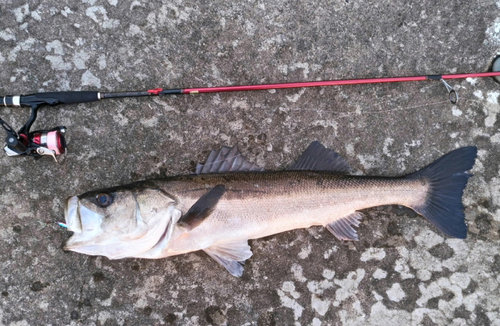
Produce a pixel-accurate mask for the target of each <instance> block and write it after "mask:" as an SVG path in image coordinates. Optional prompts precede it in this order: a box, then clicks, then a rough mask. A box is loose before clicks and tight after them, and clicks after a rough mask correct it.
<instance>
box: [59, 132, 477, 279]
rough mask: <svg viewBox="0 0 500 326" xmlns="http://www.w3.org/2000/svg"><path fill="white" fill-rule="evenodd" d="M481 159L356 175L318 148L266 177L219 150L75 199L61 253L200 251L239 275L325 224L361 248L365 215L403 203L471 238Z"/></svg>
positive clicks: (113, 255) (462, 154) (471, 153)
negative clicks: (255, 247) (187, 166)
mask: <svg viewBox="0 0 500 326" xmlns="http://www.w3.org/2000/svg"><path fill="white" fill-rule="evenodd" d="M476 155H477V148H476V147H475V146H469V147H462V148H458V149H455V150H453V151H451V152H450V153H448V154H446V155H444V156H442V157H440V158H438V159H437V160H435V161H434V162H433V163H431V164H429V165H428V166H426V167H424V168H422V169H421V170H418V171H416V172H413V173H410V174H407V175H404V176H398V177H386V176H360V175H351V174H349V172H350V171H351V169H350V167H349V165H348V163H347V162H346V160H344V159H343V158H342V157H341V156H340V155H339V154H338V153H336V152H334V151H333V150H331V149H327V148H326V147H325V146H323V145H322V144H321V143H320V142H318V141H314V142H312V143H311V144H310V145H309V147H307V149H306V150H305V151H304V152H303V153H302V155H301V156H300V157H299V158H298V159H297V160H296V161H295V163H293V164H292V165H290V166H289V167H288V168H287V169H285V170H281V171H264V170H263V169H262V168H260V167H259V166H257V165H256V164H253V163H250V162H248V161H247V160H246V159H245V158H244V157H243V156H242V155H241V154H240V152H239V151H238V148H237V146H236V145H235V146H233V147H232V148H231V147H222V148H221V149H220V150H218V151H212V152H211V153H210V154H209V156H208V158H207V160H206V161H205V163H204V164H198V165H197V167H196V172H195V173H193V174H189V175H177V176H170V177H166V178H163V179H156V180H144V181H140V182H135V183H131V184H128V185H124V186H118V187H113V188H108V189H102V190H94V191H90V192H87V193H84V194H82V195H79V196H71V197H69V198H68V199H67V201H66V205H65V213H64V214H65V222H66V223H65V226H66V227H67V229H68V230H69V231H72V232H73V235H72V236H71V237H70V238H69V239H68V240H67V241H66V243H65V245H64V250H68V251H74V252H78V253H82V254H87V255H94V256H96V255H97V256H105V257H107V258H109V259H122V258H146V259H158V258H165V257H170V256H174V255H180V254H186V253H190V252H194V251H199V250H203V251H204V252H206V253H207V254H208V255H209V256H210V257H211V258H213V259H214V260H215V261H216V262H217V263H219V264H220V265H222V266H223V267H224V268H225V269H226V270H227V271H229V272H230V273H231V274H232V275H234V276H237V277H239V276H241V275H242V274H243V266H244V262H245V261H246V260H247V259H248V258H250V257H251V256H252V250H251V248H250V246H249V244H248V240H250V239H258V238H262V237H267V236H270V235H273V234H277V233H281V232H286V231H290V230H294V229H301V228H309V227H312V226H324V227H326V229H328V231H330V232H331V233H332V234H333V235H334V236H335V237H336V238H337V239H338V240H340V241H356V240H358V234H357V231H356V229H355V227H358V226H359V225H360V223H361V219H362V214H361V212H360V211H361V210H363V209H366V208H370V207H376V206H382V205H402V206H406V207H409V208H411V209H413V210H414V211H415V212H417V213H418V214H420V215H422V216H423V217H424V218H425V219H427V220H428V221H429V222H430V223H431V224H433V225H434V227H435V228H437V229H438V230H440V231H441V232H443V233H444V234H446V235H448V236H450V237H455V238H460V239H464V238H466V235H467V225H466V223H465V216H464V206H463V204H462V196H463V192H464V189H465V187H466V185H467V181H468V179H469V177H471V174H469V173H468V172H467V171H469V170H471V169H472V167H473V165H474V162H475V159H476Z"/></svg>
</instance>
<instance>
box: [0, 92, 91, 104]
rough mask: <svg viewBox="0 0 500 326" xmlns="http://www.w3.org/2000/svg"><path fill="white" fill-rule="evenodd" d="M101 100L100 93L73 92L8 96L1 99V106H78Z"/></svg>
mask: <svg viewBox="0 0 500 326" xmlns="http://www.w3.org/2000/svg"><path fill="white" fill-rule="evenodd" d="M98 100H99V92H95V91H81V92H80V91H71V92H48V93H36V94H29V95H21V96H11V95H7V96H4V97H3V98H1V97H0V105H1V104H3V105H4V106H31V107H38V106H40V105H57V104H76V103H87V102H95V101H98Z"/></svg>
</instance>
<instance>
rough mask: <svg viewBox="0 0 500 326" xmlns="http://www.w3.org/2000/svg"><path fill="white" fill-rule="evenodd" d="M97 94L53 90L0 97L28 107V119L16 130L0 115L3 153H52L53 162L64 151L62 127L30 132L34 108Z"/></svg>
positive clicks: (90, 99) (84, 99)
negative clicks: (0, 117) (3, 135)
mask: <svg viewBox="0 0 500 326" xmlns="http://www.w3.org/2000/svg"><path fill="white" fill-rule="evenodd" d="M97 95H98V93H97V92H55V93H39V94H32V95H26V96H24V95H22V96H5V97H3V98H1V97H0V101H3V105H4V106H17V107H19V106H25V107H30V108H31V115H30V117H29V119H28V121H26V123H25V124H24V126H22V127H21V129H19V131H17V132H16V131H14V129H12V127H11V126H9V124H8V123H7V122H5V121H4V120H2V119H0V126H2V127H3V129H4V130H5V132H6V133H7V137H6V139H5V142H6V144H5V146H4V148H3V150H4V152H5V154H7V155H8V156H11V157H16V156H32V157H34V158H35V159H39V158H41V157H43V156H52V157H53V158H54V160H55V161H56V162H57V158H56V156H57V155H62V154H65V153H66V140H65V138H64V134H65V133H66V128H65V127H64V126H58V127H55V128H52V129H47V130H36V131H31V132H30V128H31V126H32V125H33V123H34V122H35V120H36V117H37V110H38V108H39V107H40V106H41V105H50V106H54V105H57V104H62V103H66V104H70V103H82V102H93V101H97V100H98V98H97ZM0 103H1V102H0Z"/></svg>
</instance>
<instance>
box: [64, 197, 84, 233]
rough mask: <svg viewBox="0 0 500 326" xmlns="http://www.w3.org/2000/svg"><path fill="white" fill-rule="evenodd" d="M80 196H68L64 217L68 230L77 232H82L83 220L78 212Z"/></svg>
mask: <svg viewBox="0 0 500 326" xmlns="http://www.w3.org/2000/svg"><path fill="white" fill-rule="evenodd" d="M79 206H80V205H79V202H78V197H76V196H73V197H70V198H68V200H67V202H66V206H65V207H64V219H65V220H66V227H67V228H68V231H73V232H75V233H82V231H83V230H82V222H81V220H80V216H79V213H78V208H79Z"/></svg>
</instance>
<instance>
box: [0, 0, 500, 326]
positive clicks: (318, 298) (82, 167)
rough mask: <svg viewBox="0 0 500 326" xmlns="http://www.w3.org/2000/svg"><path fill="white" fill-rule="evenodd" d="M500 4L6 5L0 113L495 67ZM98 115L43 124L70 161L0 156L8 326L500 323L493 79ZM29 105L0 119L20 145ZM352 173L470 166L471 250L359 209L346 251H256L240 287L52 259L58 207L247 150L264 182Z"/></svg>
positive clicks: (60, 114)
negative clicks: (61, 101) (210, 156)
mask: <svg viewBox="0 0 500 326" xmlns="http://www.w3.org/2000/svg"><path fill="white" fill-rule="evenodd" d="M499 51H500V2H495V1H488V0H479V1H439V0H438V1H435V0H423V1H408V0H396V1H394V0H381V1H358V0H334V1H328V0H326V1H297V0H277V1H260V0H247V1H218V0H216V1H193V0H188V1H181V0H173V1H167V0H163V1H160V0H155V1H146V0H133V1H132V0H107V1H105V0H82V1H67V0H63V1H55V0H47V1H41V0H33V1H19V0H3V1H2V2H1V3H0V66H1V69H0V95H7V94H11V95H16V94H29V93H34V92H40V91H62V90H100V91H125V90H146V89H150V88H154V87H164V88H167V87H172V88H180V87H200V86H218V85H219V86H223V85H239V84H257V83H276V82H293V81H308V80H328V79H342V78H363V77H377V76H380V77H384V76H408V75H410V76H411V75H421V74H440V73H442V74H445V73H461V72H482V71H487V70H488V69H489V66H490V64H491V61H492V59H493V58H494V56H495V55H496V54H497V53H498V52H499ZM449 83H450V84H451V85H452V86H453V87H454V88H455V89H456V90H457V91H458V93H459V96H460V100H459V102H458V103H457V104H456V105H452V104H451V103H449V102H448V101H447V93H446V90H445V87H444V86H443V85H442V84H441V83H439V82H437V81H432V82H431V81H429V82H410V83H399V84H383V85H359V86H342V87H323V88H309V89H289V90H277V91H258V92H241V93H223V94H205V95H195V96H192V95H181V96H171V97H161V98H158V97H157V98H140V99H123V100H107V101H101V102H98V103H89V104H80V105H65V106H58V107H54V108H51V107H45V108H42V109H41V110H40V113H39V117H38V120H37V122H36V123H35V125H34V128H33V129H34V130H36V129H44V128H52V127H55V126H58V125H65V126H66V127H67V128H68V134H67V140H68V143H69V152H68V154H67V156H65V157H64V158H63V159H62V160H61V162H60V163H59V164H55V163H54V161H53V160H52V159H51V158H44V159H41V160H38V161H34V160H33V159H31V158H18V159H14V158H9V157H7V156H5V155H1V156H0V184H1V192H0V292H1V295H0V325H12V326H14V325H16V326H21V325H209V324H212V325H315V326H316V325H500V310H499V303H498V302H499V301H498V298H499V295H500V288H499V286H500V246H499V229H500V175H499V174H500V164H499V162H500V153H499V149H500V132H499V130H498V127H499V126H500V119H498V114H499V112H500V106H499V103H498V97H499V95H500V87H499V84H498V83H496V82H495V81H494V80H493V79H491V78H486V79H484V78H483V79H478V78H476V79H467V80H465V79H464V80H452V81H449ZM28 111H29V110H28V109H27V108H1V109H0V116H1V117H2V118H4V119H5V120H7V121H8V122H9V123H10V124H11V125H13V126H14V127H15V128H19V127H20V126H21V125H22V124H23V123H24V121H25V120H26V118H27V116H28ZM313 140H319V141H321V142H322V143H323V144H324V145H326V146H327V147H329V148H332V149H334V150H336V151H337V152H339V153H340V154H341V155H342V156H343V157H345V159H346V160H347V161H348V162H349V163H350V164H351V166H352V167H353V169H354V171H355V173H357V174H371V175H385V176H391V175H402V174H406V173H409V172H413V171H415V170H416V169H418V168H420V167H423V166H425V165H426V164H428V163H429V162H431V161H433V160H434V159H436V158H437V157H439V156H440V155H442V154H444V153H447V152H449V151H451V150H453V149H455V148H457V147H459V146H468V145H476V146H477V147H478V150H479V152H478V153H479V154H478V158H477V161H476V165H475V167H474V169H473V171H472V172H473V174H474V177H473V178H471V179H470V181H469V184H468V186H467V188H466V190H465V193H464V198H463V201H464V204H465V214H466V221H467V223H468V225H469V230H468V237H467V239H466V240H457V239H452V238H449V237H447V236H445V235H444V234H442V233H441V232H439V231H438V230H437V229H435V228H434V227H433V226H432V225H431V224H429V223H428V222H427V221H425V220H424V219H423V218H422V217H420V216H418V215H417V214H415V213H413V212H412V211H411V210H409V209H406V208H402V207H397V206H390V207H380V208H374V209H369V210H365V211H364V212H363V213H364V218H363V222H362V224H361V226H360V227H359V229H358V234H359V236H360V241H359V242H355V243H347V242H340V241H338V240H337V239H335V238H334V237H333V236H332V235H331V234H330V233H329V232H328V231H327V230H325V229H324V228H321V227H313V228H310V229H308V230H296V231H292V232H287V233H284V234H279V235H275V236H271V237H267V238H264V239H259V240H254V241H251V242H250V244H251V246H252V249H253V252H254V255H253V257H252V258H250V259H249V260H248V261H247V263H246V265H245V271H244V274H243V277H241V278H235V277H233V276H231V275H230V274H229V273H227V272H226V271H225V270H224V269H223V268H222V267H221V266H219V265H218V264H217V263H215V262H214V261H213V260H211V259H210V258H209V257H208V256H207V255H206V254H205V253H203V252H197V253H191V254H186V255H182V256H178V257H174V258H170V259H161V260H143V259H125V260H117V261H111V260H108V259H106V258H102V257H90V256H85V255H82V254H76V253H69V252H64V251H63V250H62V249H61V245H62V243H63V242H64V241H65V240H66V239H67V238H69V236H70V232H67V231H66V230H65V229H63V228H60V227H59V226H58V225H57V224H56V222H57V221H62V220H63V214H64V213H63V210H64V207H63V205H64V200H65V199H66V198H67V197H68V196H70V195H75V194H80V193H83V192H86V191H89V190H93V189H96V188H103V187H108V186H115V185H120V184H126V183H129V182H132V181H137V180H142V179H146V178H152V177H162V176H166V175H175V174H185V173H190V172H191V171H192V169H193V167H194V165H195V163H196V162H200V161H203V160H204V158H205V157H206V155H207V153H208V152H209V151H210V150H211V149H212V148H219V147H221V146H223V145H233V144H235V143H238V144H239V147H240V150H241V152H242V153H243V154H244V155H245V156H246V157H247V158H248V159H249V160H250V161H252V162H257V163H258V164H259V165H261V166H263V167H264V168H266V169H268V170H274V169H282V168H285V167H286V166H287V165H289V164H290V163H291V162H293V160H294V159H295V158H297V157H298V155H299V154H300V153H301V152H302V151H303V150H304V149H305V148H306V147H307V145H308V144H309V143H310V142H311V141H313Z"/></svg>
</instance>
